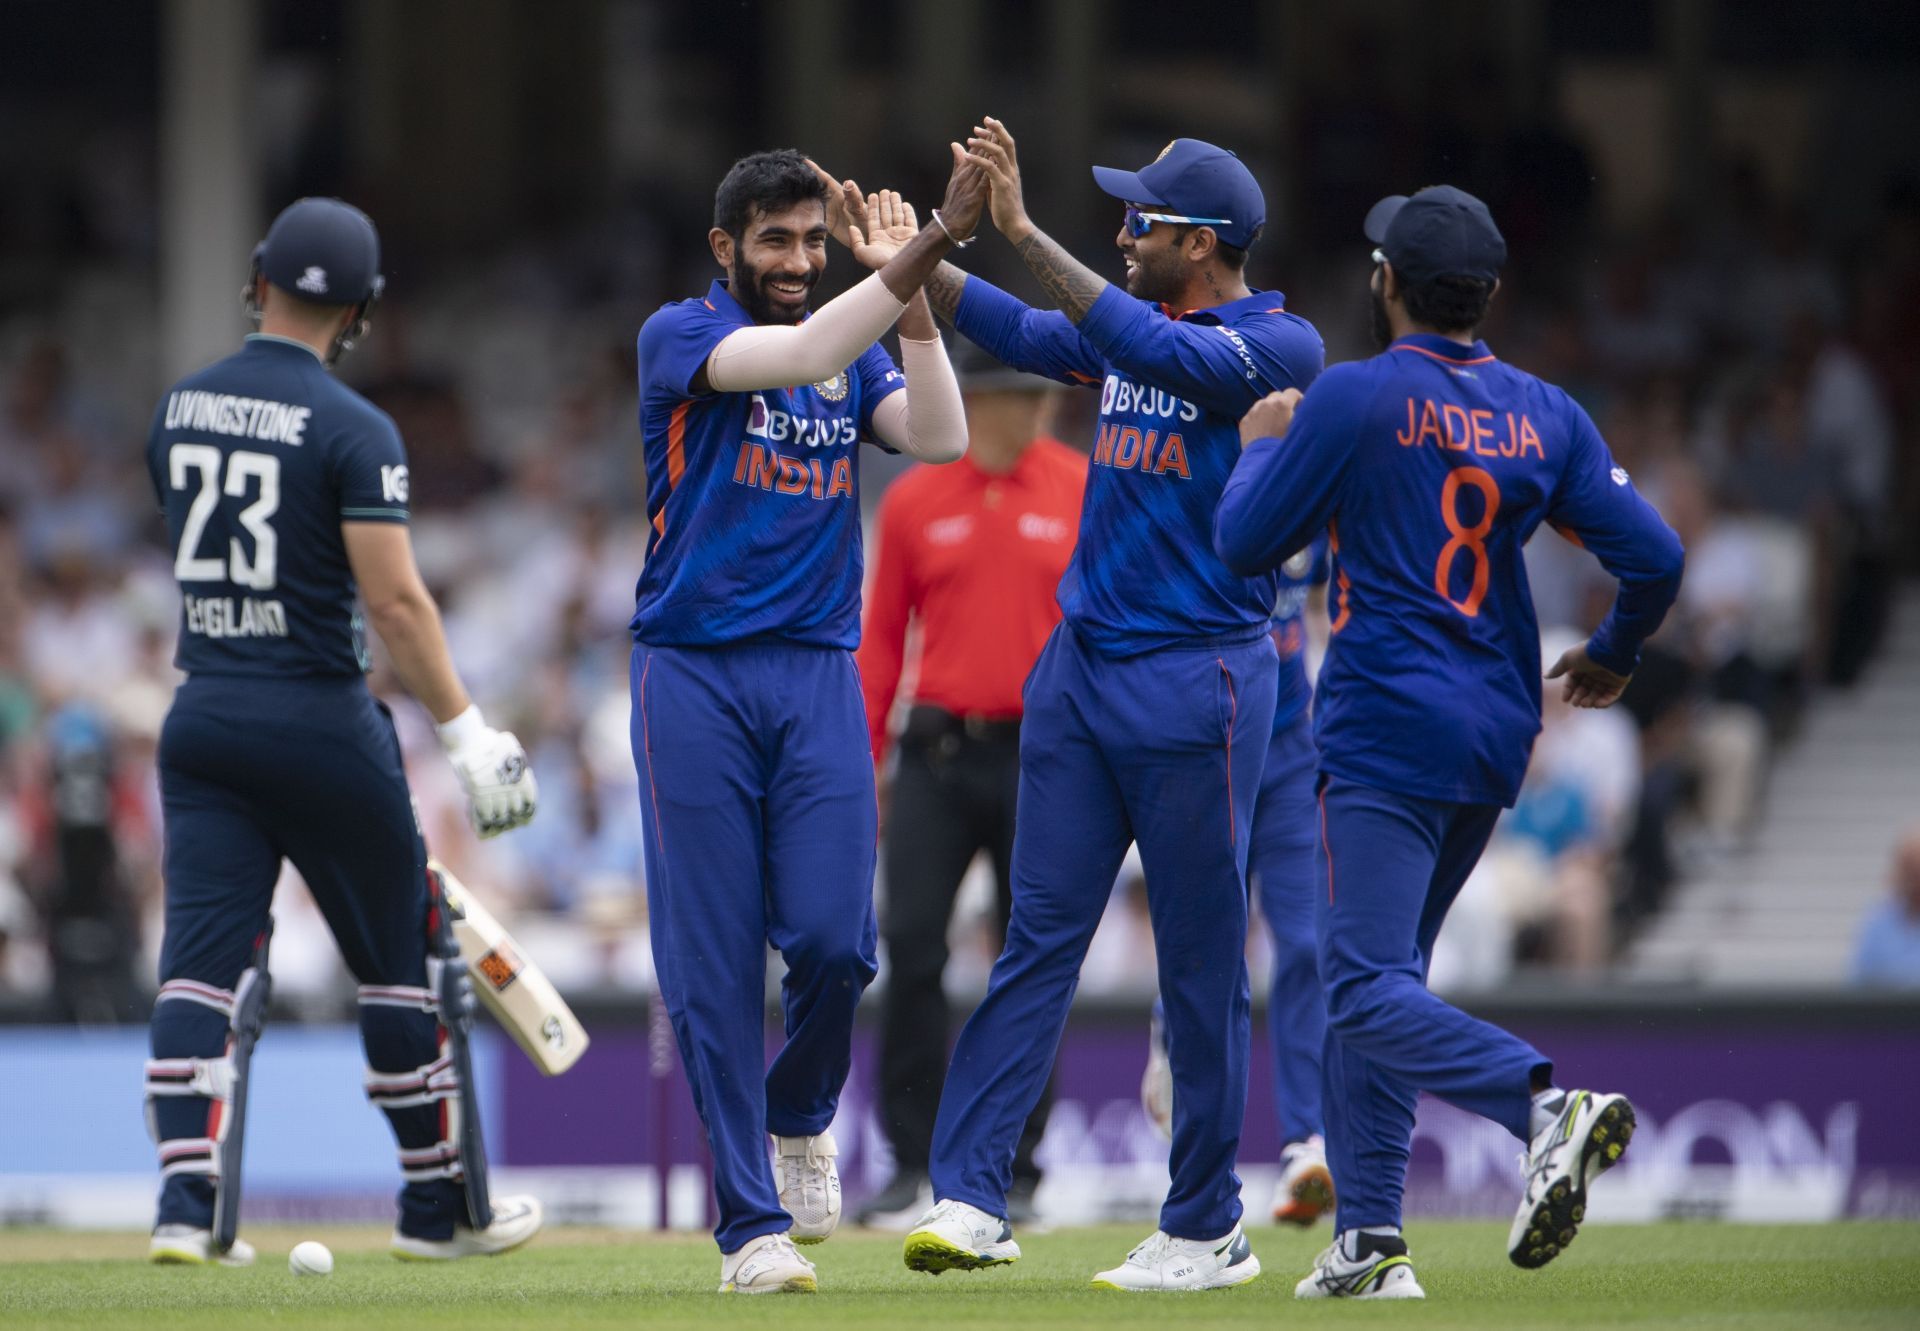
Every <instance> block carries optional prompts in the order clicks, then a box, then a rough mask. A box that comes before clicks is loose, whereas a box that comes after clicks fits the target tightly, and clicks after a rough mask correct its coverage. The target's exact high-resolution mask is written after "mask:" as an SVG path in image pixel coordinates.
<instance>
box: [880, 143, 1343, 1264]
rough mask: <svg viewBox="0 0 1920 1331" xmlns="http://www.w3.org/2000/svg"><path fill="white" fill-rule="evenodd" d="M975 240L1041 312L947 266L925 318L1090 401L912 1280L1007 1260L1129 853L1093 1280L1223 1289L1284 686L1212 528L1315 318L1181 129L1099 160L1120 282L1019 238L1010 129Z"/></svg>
mask: <svg viewBox="0 0 1920 1331" xmlns="http://www.w3.org/2000/svg"><path fill="white" fill-rule="evenodd" d="M968 148H969V150H970V155H971V156H972V158H973V160H974V161H976V162H977V163H979V164H980V165H981V167H982V168H983V169H984V170H985V171H986V172H987V173H988V176H989V178H990V180H991V181H992V199H991V206H992V213H993V221H994V225H995V227H996V228H998V229H999V231H1000V232H1001V234H1002V235H1004V236H1005V237H1006V238H1007V239H1008V240H1009V241H1010V242H1011V243H1012V244H1013V247H1014V249H1015V251H1016V252H1017V253H1019V255H1020V256H1021V258H1022V259H1023V260H1025V262H1026V264H1027V267H1028V268H1029V269H1031V270H1032V272H1033V274H1034V275H1035V277H1037V278H1038V279H1039V281H1040V284H1041V285H1042V287H1044V288H1045V290H1046V292H1047V294H1048V296H1049V297H1050V298H1051V299H1052V300H1053V302H1054V303H1055V304H1056V305H1057V306H1058V307H1059V308H1058V309H1057V310H1037V309H1032V308H1030V307H1028V306H1027V305H1025V304H1023V303H1022V302H1020V301H1018V300H1016V299H1015V298H1014V297H1012V296H1010V295H1008V294H1007V293H1006V292H1004V291H1000V290H998V289H997V288H995V287H993V286H992V285H990V284H988V283H986V282H984V281H982V280H981V279H979V278H978V277H969V276H967V275H966V274H964V273H962V272H961V271H960V270H959V269H957V268H954V267H951V266H950V265H942V266H941V268H940V269H939V270H937V271H936V273H935V275H934V277H933V279H932V280H931V281H929V282H928V283H927V287H926V290H927V296H928V299H929V300H930V302H931V303H932V305H933V307H934V309H935V310H936V311H937V312H938V313H940V314H942V315H943V316H945V317H946V318H947V319H949V320H951V321H952V322H953V325H954V326H955V327H956V328H958V329H959V330H960V331H961V332H962V333H965V334H966V335H967V336H968V337H969V338H971V339H972V340H973V341H975V342H977V343H978V344H980V345H981V346H982V347H984V348H986V349H987V350H988V351H990V352H992V353H993V354H994V355H995V356H997V357H999V358H1000V359H1001V360H1003V361H1005V362H1007V363H1008V364H1009V365H1012V366H1015V367H1017V368H1019V369H1022V370H1027V371H1030V372H1032V373H1035V374H1041V375H1045V376H1046V377H1048V378H1050V379H1054V380H1057V381H1059V382H1061V383H1065V384H1070V385H1078V386H1084V387H1089V388H1097V389H1098V390H1099V393H1100V422H1099V433H1098V434H1097V436H1096V437H1095V439H1094V443H1093V457H1092V466H1091V467H1090V468H1089V470H1088V476H1087V488H1086V498H1085V502H1084V504H1083V506H1082V510H1081V521H1080V538H1079V543H1078V545H1077V547H1076V549H1075V552H1074V556H1073V562H1072V564H1071V565H1070V566H1069V567H1068V570H1067V573H1066V576H1065V577H1064V578H1063V579H1062V580H1061V583H1060V591H1059V600H1060V607H1061V610H1062V612H1063V616H1064V622H1063V623H1062V624H1061V625H1060V627H1059V628H1058V629H1056V630H1055V632H1054V635H1053V637H1052V639H1051V640H1049V642H1048V643H1047V646H1046V648H1045V650H1044V651H1043V652H1042V653H1041V656H1040V659H1039V661H1038V663H1037V664H1036V665H1035V666H1034V669H1033V673H1032V675H1031V676H1030V677H1029V678H1028V681H1027V692H1026V715H1025V720H1024V721H1023V723H1022V726H1021V732H1020V792H1019V797H1018V800H1019V810H1020V815H1019V820H1018V823H1017V825H1016V827H1015V831H1014V847H1013V910H1012V918H1011V921H1010V923H1009V926H1008V930H1007V944H1006V950H1005V951H1004V952H1003V953H1002V954H1001V956H1000V959H999V961H998V962H997V963H995V965H994V968H993V976H992V979H991V981H990V982H989V986H988V990H987V996H986V998H985V1000H984V1001H983V1002H982V1003H981V1005H980V1007H979V1009H978V1010H977V1011H976V1012H975V1013H974V1015H973V1017H972V1019H971V1020H970V1021H968V1023H967V1025H966V1028H965V1030H963V1031H962V1032H961V1034H960V1039H959V1042H958V1044H957V1045H956V1047H955V1049H954V1055H953V1066H952V1069H951V1071H950V1072H949V1073H948V1075H947V1081H946V1088H945V1092H944V1094H943V1095H942V1098H941V1103H940V1114H939V1118H938V1121H937V1123H936V1126H935V1132H934V1144H933V1156H932V1161H931V1170H930V1173H931V1176H932V1182H933V1191H934V1199H935V1205H934V1208H933V1210H932V1211H930V1212H929V1213H928V1214H927V1215H926V1216H925V1217H924V1218H923V1219H922V1220H921V1221H920V1223H919V1225H918V1226H917V1227H916V1228H915V1229H914V1231H913V1232H912V1233H911V1234H909V1235H908V1236H907V1240H906V1261H907V1265H908V1266H909V1267H911V1268H913V1269H915V1270H922V1271H932V1272H939V1271H944V1270H948V1269H953V1268H974V1267H982V1266H993V1265H998V1264H1001V1263H1004V1262H1009V1261H1012V1260H1014V1259H1015V1258H1017V1257H1018V1256H1019V1251H1020V1250H1019V1247H1018V1245H1017V1244H1016V1243H1015V1242H1014V1240H1013V1232H1012V1227H1011V1225H1009V1224H1008V1223H1007V1218H1006V1217H1007V1212H1006V1189H1007V1185H1008V1182H1009V1179H1010V1174H1011V1166H1012V1161H1013V1152H1014V1145H1015V1142H1016V1141H1017V1140H1018V1138H1019V1135H1020V1128H1021V1124H1022V1123H1023V1122H1024V1121H1025V1119H1026V1117H1027V1114H1028V1112H1029V1111H1030V1110H1031V1109H1032V1108H1033V1106H1034V1104H1035V1102H1036V1101H1037V1100H1038V1098H1039V1096H1040V1092H1041V1089H1042V1087H1043V1086H1044V1085H1045V1084H1046V1080H1047V1073H1048V1070H1049V1069H1050V1068H1051V1067H1052V1065H1053V1057H1054V1051H1055V1049H1056V1048H1057V1047H1058V1045H1059V1041H1060V1035H1061V1031H1062V1029H1063V1028H1064V1026H1065V1023H1066V1018H1067V1009H1068V1007H1069V1005H1070V1004H1071V1002H1072V999H1073V991H1074V987H1075V985H1076V983H1077V982H1078V978H1079V971H1080V964H1081V961H1082V959H1083V958H1084V957H1085V955H1086V951H1087V945H1088V943H1089V942H1090V941H1091V939H1092V937H1093V933H1094V930H1095V929H1096V928H1097V927H1098V925H1099V923H1100V917H1101V915H1102V913H1103V912H1104V911H1105V909H1106V904H1107V900H1108V898H1109V896H1110V895H1111V894H1112V891H1113V884H1114V878H1115V875H1116V874H1117V873H1118V871H1119V868H1120V863H1121V860H1122V858H1123V857H1124V856H1125V854H1126V852H1127V847H1128V845H1129V844H1130V843H1132V842H1135V841H1137V842H1138V843H1139V846H1140V853H1141V858H1142V861H1143V863H1144V865H1145V867H1146V872H1147V884H1148V905H1149V909H1150V911H1151V913H1152V919H1153V931H1154V940H1155V950H1156V954H1157V958H1158V962H1159V970H1160V988H1161V993H1162V996H1163V999H1164V1002H1165V1008H1166V1030H1167V1035H1168V1043H1169V1046H1170V1050H1169V1052H1170V1055H1171V1075H1172V1083H1173V1087H1174V1110H1173V1150H1172V1156H1171V1160H1170V1164H1171V1172H1172V1186H1171V1187H1170V1188H1169V1190H1168V1193H1167V1199H1166V1204H1165V1205H1164V1206H1163V1207H1162V1208H1161V1212H1160V1228H1159V1229H1158V1230H1157V1231H1156V1232H1155V1233H1154V1234H1153V1235H1152V1236H1151V1237H1149V1238H1148V1239H1147V1240H1146V1241H1145V1242H1144V1243H1142V1244H1140V1245H1139V1246H1138V1247H1137V1248H1135V1249H1134V1251H1133V1252H1132V1253H1130V1254H1129V1255H1128V1256H1127V1258H1126V1260H1125V1261H1124V1262H1122V1263H1121V1264H1120V1265H1119V1266H1117V1267H1115V1268H1113V1269H1112V1270H1108V1271H1103V1272H1100V1273H1099V1274H1098V1275H1097V1276H1095V1278H1094V1279H1095V1283H1097V1284H1101V1285H1105V1286H1109V1287H1115V1288H1123V1289H1138V1290H1171V1289H1210V1288H1220V1287H1224V1286H1228V1285H1238V1284H1243V1283H1245V1282H1246V1281H1248V1280H1251V1279H1253V1278H1254V1277H1255V1276H1257V1275H1258V1274H1259V1272H1260V1263H1259V1260H1258V1259H1257V1258H1255V1257H1254V1255H1253V1253H1252V1251H1251V1249H1250V1247H1249V1246H1248V1242H1247V1236H1246V1234H1245V1232H1244V1231H1243V1230H1242V1229H1241V1226H1240V1214H1241V1204H1240V1180H1239V1179H1238V1178H1237V1177H1236V1176H1235V1174H1234V1170H1233V1163H1234V1156H1235V1154H1236V1153H1237V1151H1238V1148H1239V1142H1240V1130H1241V1121H1242V1118H1243V1117H1244V1115H1245V1111H1246V1099H1247V1064H1248V1057H1249V1051H1248V1044H1249V1038H1250V1032H1251V1004H1250V1000H1249V992H1248V983H1247V968H1246V963H1245V960H1244V951H1245V945H1246V933H1247V857H1248V845H1249V838H1250V836H1251V834H1252V831H1253V823H1254V805H1255V800H1256V797H1257V795H1258V792H1259V789H1260V778H1261V769H1262V766H1263V762H1264V759H1265V757H1266V753H1267V746H1268V742H1269V739H1270V737H1271V734H1272V728H1273V717H1274V709H1275V698H1276V692H1277V688H1278V683H1277V680H1278V676H1279V673H1280V667H1279V661H1278V657H1277V654H1276V651H1275V648H1274V643H1273V640H1272V638H1271V637H1270V636H1269V625H1270V623H1271V620H1272V616H1273V611H1274V602H1275V598H1276V595H1277V593H1278V584H1277V581H1276V579H1275V577H1274V576H1273V575H1272V574H1271V573H1262V574H1259V575H1256V576H1253V577H1242V576H1240V575H1238V574H1236V573H1234V572H1233V571H1232V570H1230V569H1228V568H1227V567H1226V566H1225V565H1224V564H1222V563H1221V562H1220V560H1219V559H1218V558H1217V557H1216V556H1215V555H1214V553H1213V549H1212V543H1211V540H1210V533H1211V531H1212V524H1213V510H1214V508H1215V506H1216V505H1217V504H1218V502H1219V498H1220V493H1221V490H1222V488H1223V487H1224V485H1225V484H1226V478H1227V475H1228V474H1229V473H1230V472H1231V470H1232V468H1233V464H1234V461H1235V459H1236V458H1237V457H1238V456H1239V451H1240V448H1239V434H1238V420H1239V417H1240V415H1241V414H1243V413H1244V412H1245V411H1246V410H1247V408H1249V407H1250V406H1252V405H1253V404H1254V403H1255V402H1256V401H1258V400H1259V399H1260V398H1262V397H1264V396H1266V395H1267V394H1269V393H1272V392H1274V391H1276V390H1278V389H1281V388H1287V387H1295V388H1304V387H1305V386H1306V385H1307V384H1308V383H1310V382H1311V381H1312V380H1313V377H1314V376H1315V375H1317V374H1318V373H1319V372H1320V367H1321V364H1322V360H1323V355H1324V352H1323V349H1322V347H1321V343H1320V336H1319V334H1318V333H1316V332H1315V331H1314V329H1313V326H1312V325H1311V324H1309V323H1307V322H1306V321H1305V320H1304V319H1301V318H1300V317H1298V316H1297V315H1294V314H1289V313H1288V312H1287V311H1286V309H1285V300H1284V298H1283V297H1282V296H1281V295H1280V293H1278V292H1275V291H1256V290H1254V289H1253V288H1251V287H1249V286H1248V285H1247V282H1246V274H1245V267H1246V261H1247V250H1248V248H1249V247H1250V246H1251V245H1252V244H1253V243H1254V242H1255V240H1256V239H1257V238H1258V237H1259V234H1260V230H1261V228H1262V226H1264V225H1265V222H1266V204H1265V201H1264V199H1263V198H1262V196H1261V193H1260V187H1259V185H1258V184H1257V183H1256V182H1255V181H1254V179H1253V175H1252V173H1251V172H1249V171H1248V170H1247V168H1246V166H1245V164H1243V163H1242V162H1241V161H1240V160H1239V159H1238V158H1236V157H1234V155H1233V154H1232V153H1230V152H1227V151H1226V150H1224V149H1221V148H1217V147H1214V146H1213V145H1211V144H1206V143H1201V142H1200V141H1198V140H1196V139H1176V140H1175V141H1174V142H1173V143H1171V144H1169V145H1168V146H1167V148H1166V150H1165V151H1164V152H1162V153H1161V154H1160V156H1159V157H1158V158H1157V159H1156V160H1155V161H1153V162H1151V163H1149V164H1147V165H1146V166H1144V167H1142V168H1141V169H1140V170H1138V171H1130V172H1129V171H1114V170H1109V169H1106V168H1096V170H1095V173H1094V177H1095V180H1096V182H1097V183H1098V184H1099V185H1100V187H1101V188H1102V189H1104V190H1106V191H1107V192H1108V193H1110V194H1113V195H1115V196H1116V197H1118V198H1119V199H1120V200H1121V202H1122V203H1123V204H1124V211H1123V213H1122V225H1121V227H1120V230H1119V233H1118V235H1116V237H1115V243H1116V244H1117V245H1118V246H1119V249H1120V253H1121V257H1122V258H1123V260H1124V261H1125V265H1126V286H1125V289H1124V290H1123V289H1121V288H1120V287H1118V286H1115V285H1111V284H1109V283H1108V282H1107V280H1106V279H1105V278H1103V277H1101V276H1099V275H1098V274H1097V273H1095V272H1093V271H1092V270H1091V269H1089V268H1088V267H1086V266H1085V265H1083V264H1081V263H1080V262H1079V261H1077V260H1076V259H1074V258H1073V256H1072V255H1070V254H1068V253H1067V252H1066V251H1065V250H1064V249H1063V248H1062V247H1061V246H1060V245H1059V244H1058V243H1056V242H1055V241H1054V240H1052V239H1051V238H1050V237H1048V236H1047V235H1046V233H1045V232H1043V231H1041V230H1040V229H1039V228H1038V227H1037V226H1035V225H1034V224H1033V221H1032V219H1031V218H1029V217H1028V216H1027V213H1026V208H1025V205H1024V202H1023V200H1022V197H1021V190H1022V182H1021V176H1020V169H1019V165H1018V162H1017V157H1016V148H1015V145H1014V141H1013V136H1012V135H1011V134H1010V133H1008V131H1007V128H1006V126H1005V125H1002V124H1001V123H1000V122H999V121H997V120H993V119H991V118H989V119H987V120H986V121H985V122H984V123H983V124H982V125H980V126H979V127H977V128H976V129H975V131H974V136H973V138H971V139H970V140H969V141H968Z"/></svg>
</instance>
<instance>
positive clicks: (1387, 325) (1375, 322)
mask: <svg viewBox="0 0 1920 1331" xmlns="http://www.w3.org/2000/svg"><path fill="white" fill-rule="evenodd" d="M1367 335H1368V336H1369V337H1371V338H1372V339H1373V349H1374V350H1375V351H1385V350H1386V349H1387V348H1388V347H1390V346H1392V345H1393V324H1392V323H1391V322H1389V321H1388V319H1387V298H1386V297H1385V296H1383V295H1381V294H1380V288H1379V287H1378V286H1373V285H1369V286H1368V287H1367Z"/></svg>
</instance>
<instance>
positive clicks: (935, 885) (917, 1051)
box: [880, 707, 1053, 1182]
mask: <svg viewBox="0 0 1920 1331" xmlns="http://www.w3.org/2000/svg"><path fill="white" fill-rule="evenodd" d="M899 754H900V758H899V765H898V769H897V771H896V772H895V774H894V778H893V793H892V798H891V800H890V802H889V804H888V810H887V826H886V835H885V843H884V846H883V849H882V854H883V855H884V856H885V864H886V873H887V894H886V901H885V908H884V910H883V911H882V913H881V937H882V938H884V939H885V940H886V945H887V965H888V979H887V985H886V996H885V998H884V1000H883V1002H882V1004H881V1009H880V1012H881V1015H880V1117H881V1124H882V1126H883V1127H884V1128H885V1130H886V1134H887V1138H888V1140H889V1141H891V1142H892V1143H893V1153H894V1161H895V1166H896V1168H897V1169H899V1170H900V1171H902V1172H908V1171H911V1172H917V1173H925V1172H926V1169H927V1158H928V1155H929V1153H930V1152H931V1151H932V1149H933V1121H934V1117H935V1115H936V1114H938V1112H939V1110H940V1090H941V1087H942V1086H943V1085H944V1084H945V1082H946V1075H947V1054H948V1049H949V1039H950V1029H949V1028H950V1024H951V1023H950V1020H949V1016H948V1012H947V1000H946V995H945V994H944V993H943V992H942V990H941V987H940V977H941V973H942V972H943V971H945V970H946V966H947V925H948V922H949V921H950V920H951V918H952V916H953V901H954V896H955V894H956V893H957V892H958V891H959V888H960V880H961V878H962V877H964V876H965V874H966V871H967V866H968V865H969V864H971V863H972V862H973V857H974V856H975V855H976V854H978V853H979V852H980V851H983V850H984V851H986V852H987V854H988V855H990V856H992V858H993V873H994V880H995V886H996V887H997V889H998V897H999V902H998V904H999V910H998V915H999V935H998V938H997V939H996V944H995V946H996V950H997V948H998V946H999V942H1000V940H1004V938H1005V937H1006V930H1007V916H1008V914H1009V913H1010V912H1011V911H1012V909H1013V896H1012V892H1011V890H1010V884H1011V882H1012V864H1013V812H1014V802H1015V797H1016V796H1017V795H1018V793H1019V790H1020V726H1019V723H1018V722H1017V721H991V722H980V721H977V720H974V719H972V718H961V717H957V716H954V715H953V714H952V713H950V712H946V711H942V710H941V709H939V708H937V707H915V708H914V709H913V710H912V712H911V713H910V714H909V715H908V718H907V725H906V730H905V731H904V733H903V734H902V735H901V736H900V744H899ZM1052 1104H1053V1085H1052V1083H1051V1081H1049V1083H1048V1085H1047V1089H1046V1091H1045V1092H1044V1093H1043V1094H1042V1095H1041V1097H1040V1103H1039V1104H1038V1105H1036V1106H1034V1110H1033V1113H1032V1114H1031V1115H1030V1116H1029V1117H1028V1119H1027V1125H1026V1128H1025V1129H1024V1130H1023V1131H1022V1132H1021V1134H1020V1143H1019V1146H1018V1147H1017V1148H1016V1150H1015V1152H1014V1157H1013V1177H1014V1179H1015V1180H1016V1181H1026V1182H1034V1181H1037V1180H1038V1179H1039V1177H1040V1170H1039V1168H1038V1167H1037V1166H1036V1165H1035V1164H1034V1162H1033V1152H1034V1148H1035V1147H1037V1146H1038V1145H1039V1144H1040V1137H1041V1134H1042V1133H1043V1132H1044V1131H1045V1130H1046V1126H1047V1111H1048V1110H1049V1109H1050V1108H1051V1107H1052Z"/></svg>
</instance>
